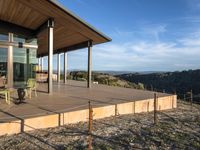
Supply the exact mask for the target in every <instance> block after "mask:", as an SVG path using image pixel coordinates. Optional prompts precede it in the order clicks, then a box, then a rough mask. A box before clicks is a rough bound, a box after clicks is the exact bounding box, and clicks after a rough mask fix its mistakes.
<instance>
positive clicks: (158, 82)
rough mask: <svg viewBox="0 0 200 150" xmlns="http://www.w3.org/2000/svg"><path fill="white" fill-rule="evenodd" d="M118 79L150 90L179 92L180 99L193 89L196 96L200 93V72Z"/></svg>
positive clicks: (135, 74) (177, 72)
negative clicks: (140, 84)
mask: <svg viewBox="0 0 200 150" xmlns="http://www.w3.org/2000/svg"><path fill="white" fill-rule="evenodd" d="M116 77H118V78H120V79H123V80H126V81H129V82H133V83H136V84H137V83H143V84H144V86H145V88H146V89H148V90H151V89H154V90H158V91H165V92H167V93H174V92H177V94H178V95H179V96H180V97H183V94H185V93H187V92H189V91H190V90H191V89H192V90H193V93H194V94H196V95H197V94H199V93H200V70H188V71H181V72H179V71H176V72H164V73H150V74H137V73H128V74H121V75H116Z"/></svg>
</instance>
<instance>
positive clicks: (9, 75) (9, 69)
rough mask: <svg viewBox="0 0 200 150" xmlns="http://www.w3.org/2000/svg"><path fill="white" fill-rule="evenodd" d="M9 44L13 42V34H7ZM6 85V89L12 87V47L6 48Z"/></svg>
mask: <svg viewBox="0 0 200 150" xmlns="http://www.w3.org/2000/svg"><path fill="white" fill-rule="evenodd" d="M8 37H9V42H13V33H9V34H8ZM7 59H8V60H7V83H8V87H9V88H12V87H13V65H14V64H13V46H11V45H9V46H8V58H7Z"/></svg>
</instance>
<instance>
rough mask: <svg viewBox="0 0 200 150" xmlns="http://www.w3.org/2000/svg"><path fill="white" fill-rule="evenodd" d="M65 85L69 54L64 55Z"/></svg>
mask: <svg viewBox="0 0 200 150" xmlns="http://www.w3.org/2000/svg"><path fill="white" fill-rule="evenodd" d="M64 83H67V52H65V53H64Z"/></svg>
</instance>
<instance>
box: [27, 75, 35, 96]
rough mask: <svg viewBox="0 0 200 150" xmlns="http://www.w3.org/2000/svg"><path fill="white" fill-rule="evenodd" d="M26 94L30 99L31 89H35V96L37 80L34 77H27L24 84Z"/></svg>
mask: <svg viewBox="0 0 200 150" xmlns="http://www.w3.org/2000/svg"><path fill="white" fill-rule="evenodd" d="M26 90H27V91H26V95H27V96H28V97H29V98H30V99H31V95H32V91H35V96H37V81H36V79H32V78H30V79H28V81H27V86H26Z"/></svg>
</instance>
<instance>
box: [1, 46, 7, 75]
mask: <svg viewBox="0 0 200 150" xmlns="http://www.w3.org/2000/svg"><path fill="white" fill-rule="evenodd" d="M6 74H7V48H1V47H0V77H6Z"/></svg>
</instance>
